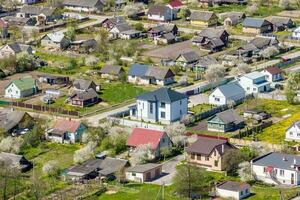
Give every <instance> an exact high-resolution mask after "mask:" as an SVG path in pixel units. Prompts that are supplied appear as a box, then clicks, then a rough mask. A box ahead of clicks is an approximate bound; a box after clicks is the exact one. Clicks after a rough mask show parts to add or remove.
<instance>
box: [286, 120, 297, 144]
mask: <svg viewBox="0 0 300 200" xmlns="http://www.w3.org/2000/svg"><path fill="white" fill-rule="evenodd" d="M285 139H286V140H290V141H300V121H296V122H294V123H293V124H292V125H291V126H290V127H288V128H287V130H286V131H285Z"/></svg>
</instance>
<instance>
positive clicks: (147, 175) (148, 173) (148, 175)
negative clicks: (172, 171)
mask: <svg viewBox="0 0 300 200" xmlns="http://www.w3.org/2000/svg"><path fill="white" fill-rule="evenodd" d="M150 180H151V172H147V174H146V181H150Z"/></svg>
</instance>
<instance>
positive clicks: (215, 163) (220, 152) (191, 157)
mask: <svg viewBox="0 0 300 200" xmlns="http://www.w3.org/2000/svg"><path fill="white" fill-rule="evenodd" d="M234 148H235V147H234V146H232V145H231V144H230V143H229V142H228V139H227V138H222V137H214V136H208V135H199V136H198V139H197V141H196V142H194V143H193V144H191V145H190V146H189V147H188V148H187V149H186V152H187V154H188V158H187V162H188V163H190V164H193V165H196V166H199V167H202V168H206V169H208V170H214V171H223V170H224V162H223V156H224V154H225V153H226V152H227V151H228V150H230V149H234Z"/></svg>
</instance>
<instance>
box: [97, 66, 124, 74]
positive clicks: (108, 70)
mask: <svg viewBox="0 0 300 200" xmlns="http://www.w3.org/2000/svg"><path fill="white" fill-rule="evenodd" d="M122 71H123V68H122V67H121V66H118V65H105V66H103V67H102V68H101V70H100V73H102V74H111V75H119V74H120V73H121V72H122Z"/></svg>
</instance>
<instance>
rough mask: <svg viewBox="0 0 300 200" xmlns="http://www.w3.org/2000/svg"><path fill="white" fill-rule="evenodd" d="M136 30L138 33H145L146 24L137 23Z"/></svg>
mask: <svg viewBox="0 0 300 200" xmlns="http://www.w3.org/2000/svg"><path fill="white" fill-rule="evenodd" d="M134 28H135V29H136V30H138V31H142V32H143V31H145V28H144V24H143V23H136V24H134Z"/></svg>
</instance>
